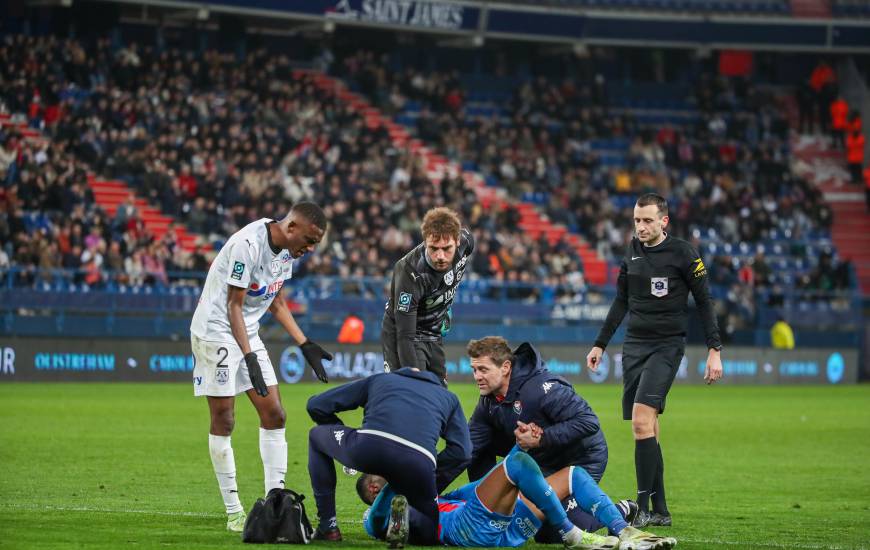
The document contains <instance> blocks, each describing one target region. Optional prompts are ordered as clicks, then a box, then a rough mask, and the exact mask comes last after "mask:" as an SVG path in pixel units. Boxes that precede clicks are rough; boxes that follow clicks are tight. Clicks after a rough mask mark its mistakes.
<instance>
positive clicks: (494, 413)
mask: <svg viewBox="0 0 870 550" xmlns="http://www.w3.org/2000/svg"><path fill="white" fill-rule="evenodd" d="M467 352H468V355H469V357H470V358H471V368H472V369H473V371H474V380H475V382H477V386H478V389H479V390H480V400H479V401H478V403H477V407H476V408H475V409H474V413H472V415H471V420H470V421H469V430H470V432H471V443H472V447H473V449H472V452H471V464H470V466H469V467H468V478H469V480H471V481H474V480H477V479H479V478H481V477H483V476H484V475H486V473H487V472H488V471H489V470H490V469H491V468H492V467H493V466H494V465H495V464H496V457H498V456H507V454H508V453H509V452H510V450H511V448H513V446H514V444H518V445H519V446H520V447H521V448H523V450H525V451H527V452H528V453H529V454H530V455H531V456H532V458H534V459H535V461H536V462H537V463H538V464H539V465H540V467H541V471H542V472H543V473H544V475H545V476H547V475H550V474H552V473H555V472H557V471H559V470H560V469H562V468H565V467H568V466H580V467H582V468H583V469H584V470H586V471H587V472H588V473H589V475H590V476H591V477H592V478H593V479H594V480H595V482H596V483H597V482H599V481H601V477H602V476H603V475H604V469H605V468H606V466H607V442H606V441H605V439H604V434H603V432H602V431H601V425H600V424H599V422H598V416H596V414H595V413H594V412H593V411H592V408H591V407H590V406H589V404H588V403H586V400H584V399H583V398H582V397H580V396H579V395H577V393H575V392H574V388H572V387H571V384H569V383H568V382H567V381H566V380H565V379H564V378H562V377H560V376H557V375H555V374H553V373H551V372H550V371H548V370H547V367H546V366H545V365H544V361H543V359H542V358H541V355H540V354H539V353H538V351H537V350H536V349H535V348H534V347H533V346H532V345H531V344H529V343H524V344H521V345H520V346H519V347H518V348H517V349H516V350H514V351H513V352H512V351H511V349H510V347H509V345H508V343H507V341H506V340H505V339H504V338H501V337H498V336H487V337H486V338H482V339H480V340H472V341H471V342H469V344H468V348H467ZM620 504H623V503H620ZM566 505H567V507H568V508H569V509H571V510H574V509H576V510H578V511H579V508H577V506H576V503H574V505H573V506H572V503H570V501H569V502H568V503H566ZM625 506H627V505H625V504H623V506H622V507H621V509H622V511H623V512H624V514H626V515H627V514H628V513H629V512H628V511H627V510H625ZM587 516H588V515H587ZM572 521H574V523H575V524H577V525H579V526H580V527H581V528H583V529H587V530H588V528H594V527H595V525H596V523H597V522H595V520H594V518H592V516H588V517H585V518H572Z"/></svg>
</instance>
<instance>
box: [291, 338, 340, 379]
mask: <svg viewBox="0 0 870 550" xmlns="http://www.w3.org/2000/svg"><path fill="white" fill-rule="evenodd" d="M299 347H300V349H302V355H304V356H305V360H306V361H308V364H309V365H311V369H312V370H314V374H316V375H317V379H318V380H320V381H321V382H323V383H324V384H325V383H327V382H329V378H327V376H326V370H324V368H323V360H324V359H326V360H327V361H332V354H331V353H329V352H328V351H326V350H325V349H323V348H322V347H320V346H318V345H317V344H315V343H314V342H312V341H311V340H305V343H304V344H302V345H301V346H299Z"/></svg>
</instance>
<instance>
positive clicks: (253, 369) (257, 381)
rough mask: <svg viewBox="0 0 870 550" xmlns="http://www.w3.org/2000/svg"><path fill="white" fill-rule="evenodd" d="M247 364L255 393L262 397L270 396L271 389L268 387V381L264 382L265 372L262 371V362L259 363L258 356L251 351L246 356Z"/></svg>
mask: <svg viewBox="0 0 870 550" xmlns="http://www.w3.org/2000/svg"><path fill="white" fill-rule="evenodd" d="M245 364H246V365H247V366H248V376H249V377H250V378H251V384H253V385H254V391H255V392H257V395H259V396H260V397H266V396H267V395H269V389H268V388H267V387H266V381H265V380H263V371H262V370H260V362H259V361H257V354H256V353H254V352H253V351H249V352H248V353H246V354H245Z"/></svg>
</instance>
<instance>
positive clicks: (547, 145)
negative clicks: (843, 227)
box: [334, 51, 852, 332]
mask: <svg viewBox="0 0 870 550" xmlns="http://www.w3.org/2000/svg"><path fill="white" fill-rule="evenodd" d="M386 66H389V59H388V57H387V56H382V57H379V56H377V55H375V54H373V53H371V52H367V51H361V52H358V53H356V54H355V55H352V56H351V57H349V58H347V59H345V60H344V62H343V63H341V64H338V65H337V66H336V67H335V69H334V70H335V72H337V73H338V74H340V75H341V76H343V77H344V78H346V79H348V80H349V81H351V82H354V83H356V85H357V87H358V89H359V90H360V91H361V92H362V93H364V94H366V95H368V96H369V97H370V98H371V99H372V100H373V101H374V102H375V103H376V104H377V105H378V106H379V107H381V108H382V109H384V110H386V111H388V112H393V113H396V114H402V113H403V110H404V109H405V108H406V106H407V105H408V104H409V102H413V103H414V104H415V107H414V110H415V115H416V117H417V118H416V128H415V130H416V133H417V135H418V136H419V137H420V138H422V139H424V140H426V141H427V142H428V143H432V144H434V145H435V146H436V148H437V150H438V151H439V152H440V153H442V154H443V155H445V156H446V157H448V158H450V159H451V160H454V161H457V162H459V163H462V164H463V165H466V166H468V165H470V166H473V167H474V168H475V169H476V170H478V171H479V172H481V173H482V174H483V175H484V177H486V178H487V179H489V180H490V181H494V182H497V184H498V185H499V186H500V187H503V188H504V189H506V190H507V191H508V192H509V194H511V195H512V196H514V197H518V198H519V197H532V198H533V200H536V201H537V202H539V203H542V204H541V207H542V208H543V209H544V210H545V211H546V213H547V214H548V216H549V218H550V219H551V220H552V221H555V222H558V223H562V224H564V225H566V226H567V227H568V228H569V229H571V230H573V231H577V232H579V233H581V234H582V235H583V236H584V237H585V238H586V239H587V240H589V241H590V242H591V243H592V244H593V245H594V246H595V247H596V248H597V250H598V251H599V253H600V254H602V255H603V256H604V257H607V258H610V259H612V260H615V261H617V260H618V258H619V257H621V256H622V253H623V251H624V249H625V245H626V244H627V240H628V239H629V238H630V235H631V224H632V211H631V210H632V204H633V202H632V201H630V200H619V198H626V199H627V198H631V197H633V196H636V195H637V194H639V193H641V192H646V191H655V192H658V193H660V194H662V195H664V196H667V197H669V202H670V203H671V211H670V218H671V230H672V231H674V232H676V234H678V235H692V234H693V233H694V234H700V235H702V236H703V239H704V242H708V241H710V240H712V241H714V242H718V243H720V244H722V243H732V244H733V245H734V246H735V248H736V247H737V245H738V243H749V244H751V245H753V246H752V247H751V248H753V249H754V248H755V245H756V244H759V243H765V242H767V243H770V242H771V241H773V240H776V239H777V238H782V236H783V235H788V240H789V241H790V242H791V243H802V242H803V241H804V239H805V238H807V237H809V236H811V235H813V234H824V232H825V231H827V230H828V229H830V226H831V224H832V221H833V220H832V211H831V209H830V207H829V206H828V204H827V203H826V202H825V200H824V198H823V196H822V193H821V192H820V191H819V190H818V189H817V188H816V187H815V186H814V185H813V184H811V183H810V182H808V181H806V180H805V179H803V178H801V177H799V176H797V175H796V174H794V173H793V172H792V170H791V165H790V164H791V159H790V155H789V138H790V131H791V130H790V126H789V123H788V121H787V118H786V108H785V104H786V100H785V98H784V97H783V96H782V95H781V92H780V93H779V94H778V93H773V92H772V91H769V90H766V89H762V88H759V87H757V86H755V85H753V84H752V83H751V82H750V81H749V80H748V79H745V78H741V77H736V78H734V77H732V78H728V77H723V76H712V75H709V74H706V73H702V74H701V75H700V76H699V77H698V78H697V79H696V81H695V82H694V84H693V86H692V87H691V88H690V89H689V90H688V92H687V97H686V98H685V104H686V106H688V107H690V109H688V110H687V111H688V112H689V113H691V115H692V116H687V117H685V119H684V120H685V122H684V123H679V122H673V123H666V124H655V125H653V124H646V123H644V120H643V118H642V117H639V116H636V110H633V109H631V108H625V106H624V104H621V105H611V104H610V102H609V101H608V94H607V87H606V83H605V81H604V78H603V77H602V76H601V75H597V76H596V77H595V78H592V79H589V80H588V81H586V82H585V83H583V84H578V83H577V82H575V81H574V80H572V79H570V78H565V79H561V80H558V79H551V78H544V77H537V78H532V79H530V80H527V81H524V82H521V83H520V84H518V86H517V88H516V89H515V90H514V92H513V95H512V98H511V100H510V101H509V102H507V103H506V104H498V103H497V102H491V104H490V105H489V107H491V108H490V109H480V104H479V103H478V104H475V105H470V104H469V103H470V101H469V97H470V96H472V95H473V94H471V93H469V91H468V90H466V89H464V88H463V85H462V81H461V78H460V77H459V75H457V74H456V73H449V72H437V71H426V72H424V71H420V70H416V69H413V68H412V69H406V70H404V71H387V70H385V69H384V67H386ZM469 113H472V114H469ZM477 113H482V114H477ZM493 113H494V114H493ZM677 114H679V113H677ZM615 142H618V143H623V144H627V149H626V150H624V151H623V159H624V160H623V162H621V163H612V162H611V163H607V162H602V158H601V155H600V154H599V151H600V148H598V147H596V146H595V145H596V144H601V143H604V144H605V145H604V147H605V148H606V147H607V145H606V144H608V143H610V144H612V143H615ZM614 198H616V200H614ZM777 235H779V237H777ZM693 244H695V245H696V246H697V247H699V248H701V245H702V244H703V242H702V240H700V239H698V238H695V239H694V243H693ZM720 248H721V247H720ZM785 248H786V249H787V251H786V254H787V255H789V256H791V257H792V258H799V259H804V260H806V262H805V265H806V266H808V267H807V269H806V270H805V271H803V272H799V273H797V276H796V277H795V278H794V280H793V281H792V282H791V283H788V284H784V283H783V281H782V279H777V278H776V277H773V276H772V271H773V269H772V268H771V267H770V266H769V265H768V263H767V262H766V261H765V256H764V255H763V254H759V255H757V256H756V257H747V256H746V255H745V254H744V255H743V257H739V256H737V255H730V254H729V255H716V256H713V257H711V258H707V261H709V262H710V263H711V264H714V265H715V266H716V267H715V268H714V269H713V270H712V271H711V272H712V273H714V274H715V277H714V279H715V280H714V281H713V282H714V283H715V284H716V285H717V286H719V287H720V288H721V289H723V293H724V295H723V297H724V298H725V299H724V300H722V301H721V304H722V306H721V307H720V314H721V320H722V322H723V326H724V327H726V330H727V331H729V332H731V331H733V330H736V329H739V328H744V327H745V326H747V325H749V324H751V323H752V320H753V319H754V318H755V313H756V307H757V303H758V297H759V294H758V293H757V292H756V291H758V290H762V291H763V292H764V293H765V296H772V297H771V298H769V301H770V302H771V303H770V305H773V306H776V305H781V300H782V295H783V294H784V293H785V292H786V291H787V290H788V288H796V289H800V290H804V291H808V292H809V293H810V294H812V293H817V294H819V295H825V296H827V295H829V293H830V292H831V291H837V290H842V289H848V288H851V286H852V285H851V282H850V274H849V273H850V265H849V262H848V260H839V259H836V258H835V257H834V256H833V255H832V254H830V253H829V252H824V253H822V254H821V255H820V256H819V257H816V256H815V255H813V254H808V253H807V249H806V247H805V246H802V245H800V244H798V245H796V246H795V245H794V244H793V245H792V246H789V247H785ZM766 299H767V298H766Z"/></svg>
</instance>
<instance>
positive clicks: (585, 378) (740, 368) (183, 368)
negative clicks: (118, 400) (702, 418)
mask: <svg viewBox="0 0 870 550" xmlns="http://www.w3.org/2000/svg"><path fill="white" fill-rule="evenodd" d="M266 345H267V348H268V349H269V355H270V357H271V359H272V364H273V365H274V367H275V370H276V371H277V375H278V380H280V381H281V382H282V383H288V384H294V383H297V382H313V381H315V380H316V379H315V377H314V375H313V374H312V372H311V369H310V368H308V367H307V366H306V365H305V360H304V358H303V356H302V353H301V351H300V350H299V348H298V347H296V346H290V345H288V344H287V342H286V341H284V342H267V343H266ZM324 347H326V348H327V349H328V350H329V351H331V352H332V353H333V354H334V355H335V359H334V360H333V361H332V364H331V365H328V366H327V372H328V374H329V377H330V379H331V380H332V381H335V382H340V381H345V380H351V379H356V378H361V377H365V376H369V375H371V374H375V373H378V372H383V364H384V360H383V355H382V353H381V348H380V346H378V345H375V344H362V345H358V346H350V345H337V344H325V346H324ZM539 350H540V351H541V353H542V355H543V356H544V358H545V360H546V361H547V366H548V367H549V369H550V370H551V371H553V372H555V373H557V374H560V375H562V376H564V377H565V378H567V379H568V380H570V381H571V382H574V383H579V384H602V383H614V382H620V381H621V380H622V354H621V352H620V347H619V346H613V347H611V348H609V349H608V350H607V353H606V354H605V356H604V358H603V360H602V363H601V366H600V367H599V370H598V372H595V373H593V372H590V371H589V370H587V369H586V368H585V357H586V353H587V352H588V350H589V346H587V345H582V346H580V345H546V346H540V347H539ZM445 351H446V355H447V361H448V362H447V372H448V379H449V380H450V381H451V382H467V381H471V380H472V376H471V366H470V364H469V361H468V359H467V358H466V357H465V347H464V346H463V345H461V344H448V345H447V346H446V347H445ZM706 357H707V350H706V349H704V348H702V347H700V346H689V347H688V348H687V349H686V356H685V357H684V358H683V361H682V363H681V364H680V370H679V372H678V374H677V382H678V383H690V384H691V383H703V374H704V365H705V359H706ZM722 357H723V366H724V369H725V378H724V379H723V380H722V382H721V383H723V384H852V383H855V382H857V379H858V366H859V365H858V352H857V350H856V349H851V348H846V349H798V350H791V351H785V350H772V349H763V348H750V347H732V348H726V349H725V350H723V354H722ZM192 371H193V357H192V356H191V355H190V345H189V343H188V342H184V341H160V340H121V339H63V338H58V339H45V338H3V339H0V383H2V382H7V381H8V382H12V381H28V382H39V381H46V382H56V381H70V382H75V381H81V382H86V381H99V382H112V381H119V382H161V381H165V382H184V381H190V380H191V377H192Z"/></svg>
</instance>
